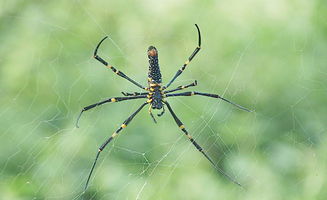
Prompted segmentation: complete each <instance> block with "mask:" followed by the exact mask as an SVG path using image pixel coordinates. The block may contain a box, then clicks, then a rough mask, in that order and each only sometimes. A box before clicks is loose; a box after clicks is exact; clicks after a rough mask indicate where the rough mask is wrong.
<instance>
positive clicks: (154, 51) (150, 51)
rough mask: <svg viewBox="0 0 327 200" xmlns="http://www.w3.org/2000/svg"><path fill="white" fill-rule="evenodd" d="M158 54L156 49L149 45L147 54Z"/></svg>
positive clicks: (153, 55)
mask: <svg viewBox="0 0 327 200" xmlns="http://www.w3.org/2000/svg"><path fill="white" fill-rule="evenodd" d="M157 55H158V50H157V49H156V48H155V47H154V46H149V48H148V56H151V57H155V56H157Z"/></svg>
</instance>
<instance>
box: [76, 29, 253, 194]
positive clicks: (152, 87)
mask: <svg viewBox="0 0 327 200" xmlns="http://www.w3.org/2000/svg"><path fill="white" fill-rule="evenodd" d="M195 27H196V29H197V33H198V46H197V47H196V48H195V50H194V51H193V53H192V54H191V56H190V57H189V58H188V59H187V61H186V62H185V63H184V64H183V66H182V67H181V68H180V69H179V70H178V71H177V72H176V74H175V76H174V77H173V78H172V79H171V80H170V81H169V82H168V84H167V85H165V86H162V79H161V73H160V68H159V62H158V50H157V49H156V48H155V47H154V46H150V47H149V48H148V51H147V55H148V58H149V72H148V87H144V86H142V85H141V84H139V83H137V82H136V81H134V80H133V79H131V78H129V77H128V76H127V75H126V74H124V73H123V72H122V71H119V70H118V69H116V68H115V67H113V66H112V65H110V64H109V63H108V62H106V61H105V60H104V59H103V58H101V57H100V56H98V54H97V52H98V49H99V47H100V45H101V44H102V42H103V41H104V40H105V39H106V38H107V37H108V36H106V37H104V38H103V39H102V40H101V41H100V42H99V43H98V45H97V46H96V48H95V51H94V58H95V59H96V60H98V61H99V62H101V63H102V64H103V65H105V66H106V67H107V68H108V69H111V70H112V71H113V72H114V73H115V74H117V75H118V76H120V77H122V78H124V79H126V80H128V81H129V82H131V83H133V84H134V85H136V86H137V87H139V88H141V89H143V90H145V91H146V92H141V93H139V92H134V93H126V92H122V94H123V95H124V97H113V98H108V99H106V100H104V101H100V102H98V103H94V104H91V105H89V106H86V107H84V108H83V109H82V111H81V112H80V114H79V116H78V118H77V121H76V127H77V128H78V127H79V126H78V123H79V119H80V117H81V116H82V114H83V112H85V111H88V110H90V109H92V108H95V107H97V106H100V105H103V104H105V103H110V102H120V101H127V100H133V99H146V102H144V103H143V104H142V105H141V106H140V107H139V108H138V109H137V110H136V111H135V112H134V113H133V114H132V115H130V116H129V117H128V118H127V119H126V120H125V121H124V122H123V124H122V125H121V126H120V127H119V128H118V129H117V130H116V131H115V132H114V133H113V134H112V135H111V136H110V137H109V138H108V139H107V140H106V141H105V142H104V143H103V144H102V145H101V146H100V147H99V149H98V152H97V154H96V157H95V160H94V162H93V165H92V168H91V170H90V172H89V175H88V177H87V181H86V184H85V187H84V191H86V189H87V187H88V185H89V181H90V178H91V175H92V173H93V170H94V168H95V165H96V163H97V160H98V158H99V155H100V153H101V152H102V151H103V150H104V148H105V147H106V146H107V145H108V144H109V143H110V142H111V141H112V140H113V139H114V138H115V137H116V136H117V135H118V134H119V133H120V132H121V131H122V130H123V129H124V128H126V127H127V125H128V124H129V123H130V122H131V121H132V120H133V119H134V117H135V116H136V115H137V114H138V113H139V112H140V111H141V109H142V108H143V107H144V106H146V105H149V114H150V116H151V118H152V119H153V121H154V122H155V123H156V122H157V121H156V119H155V117H154V116H153V114H152V109H158V110H162V112H161V113H159V114H157V115H158V116H159V117H160V116H162V115H163V114H164V113H165V106H167V108H168V111H169V112H170V114H171V115H172V117H173V119H174V120H175V122H176V124H177V125H178V127H179V128H180V129H181V130H182V131H183V132H184V134H185V135H186V136H187V138H188V139H189V140H190V142H191V143H192V144H193V145H194V146H195V148H196V149H197V150H198V151H200V152H201V153H202V154H203V155H204V156H205V158H206V159H207V160H208V161H209V162H210V163H211V164H212V165H213V167H214V168H215V169H216V170H217V171H218V172H219V173H221V174H222V175H223V176H225V177H226V178H227V179H228V180H230V181H231V182H233V183H235V184H237V185H239V186H241V187H242V185H241V184H240V183H239V182H237V181H236V180H234V179H233V178H231V177H230V176H229V175H228V174H227V173H225V172H224V171H223V170H222V169H220V168H219V167H218V166H216V164H215V163H214V162H213V160H212V159H211V158H210V157H209V156H208V155H207V154H206V153H205V151H204V150H203V148H202V147H201V146H200V145H199V144H198V143H197V142H196V141H195V140H194V139H193V138H192V136H191V135H190V134H189V133H188V131H187V130H186V128H185V126H184V124H183V123H182V122H181V120H180V119H179V118H178V117H177V115H176V114H175V112H174V111H173V109H172V107H171V106H170V104H169V103H168V101H166V98H169V97H178V96H193V95H200V96H206V97H212V98H216V99H221V100H223V101H226V102H228V103H230V104H232V105H234V106H236V107H238V108H240V109H242V110H245V111H248V112H252V111H251V110H249V109H247V108H244V107H242V106H240V105H238V104H236V103H233V102H231V101H229V100H227V99H225V98H223V97H221V96H219V95H217V94H209V93H202V92H195V91H192V92H181V93H173V92H176V91H179V90H183V89H186V88H188V87H193V86H196V85H197V81H194V82H193V83H191V84H188V85H182V86H179V87H177V88H175V89H171V90H167V88H168V87H169V86H170V85H171V84H172V83H173V82H174V81H175V80H176V78H177V77H178V76H180V75H181V74H182V72H183V71H184V70H185V69H186V67H187V66H188V64H189V63H190V62H191V61H192V59H193V58H194V57H195V55H197V53H198V52H199V51H200V49H201V34H200V29H199V27H198V25H197V24H195ZM172 93H173V94H172Z"/></svg>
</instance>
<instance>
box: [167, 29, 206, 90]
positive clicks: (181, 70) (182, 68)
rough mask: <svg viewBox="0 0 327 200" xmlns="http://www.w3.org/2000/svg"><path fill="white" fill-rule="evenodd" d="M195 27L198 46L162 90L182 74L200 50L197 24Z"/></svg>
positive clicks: (199, 34)
mask: <svg viewBox="0 0 327 200" xmlns="http://www.w3.org/2000/svg"><path fill="white" fill-rule="evenodd" d="M195 27H196V29H197V31H198V36H199V39H198V46H197V47H196V48H195V49H194V51H193V53H192V54H191V56H190V57H189V58H188V59H187V61H185V63H184V65H183V66H182V67H181V68H180V69H179V70H178V71H177V72H176V74H175V76H174V77H173V78H172V79H171V80H170V81H169V83H168V84H167V85H166V86H165V87H164V88H168V87H169V86H170V85H171V84H172V83H173V82H174V81H175V79H176V78H177V77H178V76H179V75H181V74H182V72H183V71H184V70H185V68H186V66H187V65H188V64H189V63H190V62H191V61H192V59H193V58H194V57H195V55H196V54H197V53H198V52H199V51H200V49H201V33H200V29H199V27H198V25H197V24H195Z"/></svg>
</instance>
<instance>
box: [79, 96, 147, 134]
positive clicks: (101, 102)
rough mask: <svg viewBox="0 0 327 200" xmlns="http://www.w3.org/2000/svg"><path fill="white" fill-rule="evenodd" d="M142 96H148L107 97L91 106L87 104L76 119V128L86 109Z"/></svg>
mask: <svg viewBox="0 0 327 200" xmlns="http://www.w3.org/2000/svg"><path fill="white" fill-rule="evenodd" d="M140 98H146V95H141V96H133V97H114V98H109V99H106V100H104V101H100V102H98V103H94V104H91V105H89V106H86V107H84V108H83V109H82V111H81V112H80V113H79V115H78V117H77V120H76V124H75V126H76V128H79V126H78V122H79V120H80V118H81V116H82V114H83V112H85V111H88V110H90V109H92V108H95V107H97V106H100V105H102V104H105V103H109V102H118V101H125V100H132V99H140Z"/></svg>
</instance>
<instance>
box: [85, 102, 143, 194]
mask: <svg viewBox="0 0 327 200" xmlns="http://www.w3.org/2000/svg"><path fill="white" fill-rule="evenodd" d="M146 104H148V103H144V104H142V105H141V106H140V107H139V108H138V109H137V110H136V111H135V112H134V113H133V114H132V115H131V116H129V117H128V118H127V119H126V120H125V121H124V122H123V124H122V125H121V126H120V127H119V128H118V129H117V130H116V132H114V133H113V134H112V135H111V136H110V137H109V138H108V139H107V140H106V141H105V142H104V143H103V144H102V145H101V146H100V147H99V150H98V152H97V154H96V157H95V160H94V162H93V165H92V168H91V170H90V173H89V176H88V177H87V181H86V184H85V188H84V191H86V189H87V187H88V185H89V181H90V178H91V175H92V173H93V170H94V168H95V165H96V163H97V161H98V158H99V155H100V153H101V152H102V151H103V149H104V148H105V147H106V146H107V145H108V144H109V143H110V142H111V140H112V139H114V137H116V136H117V135H118V134H119V132H120V131H121V130H123V129H124V128H126V126H127V125H128V124H129V123H130V122H131V121H132V119H133V118H134V117H135V115H137V113H138V112H140V110H141V109H142V108H143V107H144V106H145V105H146Z"/></svg>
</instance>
